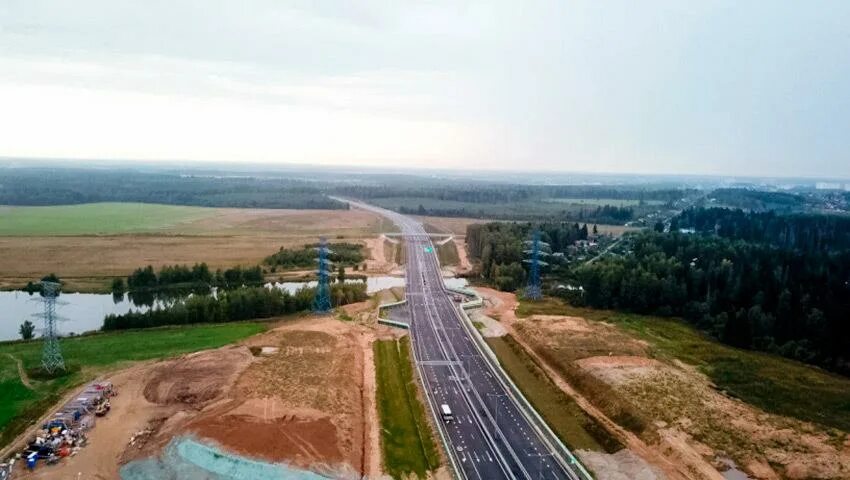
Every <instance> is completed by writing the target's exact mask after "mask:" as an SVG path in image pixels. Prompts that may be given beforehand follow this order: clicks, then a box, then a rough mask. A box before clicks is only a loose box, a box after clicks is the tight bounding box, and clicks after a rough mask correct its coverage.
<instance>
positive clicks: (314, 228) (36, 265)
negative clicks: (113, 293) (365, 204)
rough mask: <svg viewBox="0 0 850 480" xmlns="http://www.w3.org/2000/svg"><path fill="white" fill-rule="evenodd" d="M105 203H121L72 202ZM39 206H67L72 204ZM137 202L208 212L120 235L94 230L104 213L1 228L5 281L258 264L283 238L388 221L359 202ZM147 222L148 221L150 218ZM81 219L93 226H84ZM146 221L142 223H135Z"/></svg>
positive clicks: (368, 232) (347, 234)
mask: <svg viewBox="0 0 850 480" xmlns="http://www.w3.org/2000/svg"><path fill="white" fill-rule="evenodd" d="M103 205H116V204H97V205H80V206H74V207H73V208H75V209H82V211H85V210H86V209H89V208H94V207H96V206H98V207H99V206H103ZM119 205H120V204H119ZM136 205H139V204H125V205H124V206H122V207H120V208H125V209H132V208H135V207H134V206H136ZM22 208H28V207H22ZM33 208H35V207H33ZM38 208H44V209H45V211H47V210H54V211H64V210H63V209H66V208H69V209H70V208H72V207H38ZM116 208H119V207H116ZM120 208H119V210H120ZM140 208H143V209H148V208H150V209H151V210H150V211H151V212H156V211H159V210H160V209H164V210H165V211H171V209H175V210H177V211H182V210H183V209H186V210H187V211H189V212H190V213H191V212H202V213H203V214H196V213H192V216H191V218H185V219H184V221H182V222H180V223H168V222H165V223H161V224H159V225H158V226H157V229H155V230H148V231H146V232H143V233H127V234H121V235H97V234H96V233H98V232H99V231H101V230H99V229H98V228H99V227H98V225H99V224H101V223H104V222H108V216H106V217H99V220H98V221H97V222H94V225H92V224H91V223H87V224H81V225H80V226H79V227H74V228H75V229H76V230H75V231H78V232H81V233H83V234H80V235H49V236H48V235H37V236H35V235H33V236H26V235H23V233H26V232H28V231H27V230H24V229H22V228H19V229H17V230H16V232H17V234H16V235H14V236H8V235H6V236H0V288H15V287H21V286H23V285H24V284H26V282H27V281H30V280H37V279H39V278H41V277H42V276H44V275H46V274H48V273H52V272H53V273H56V274H57V275H59V276H60V278H62V279H63V281H64V282H65V283H66V290H67V291H75V290H76V291H104V290H106V289H107V288H108V286H109V283H110V281H111V278H112V277H115V276H120V277H125V276H127V275H128V274H129V273H130V272H132V271H133V270H134V269H136V268H138V267H141V266H145V265H153V266H154V267H160V266H162V265H168V264H176V263H186V264H193V263H196V262H207V264H208V265H209V266H210V267H211V268H213V269H216V268H222V269H224V268H228V267H232V266H235V265H256V264H258V263H260V262H261V261H262V259H263V258H265V257H266V256H268V255H269V254H271V253H273V252H275V251H277V250H278V249H279V248H280V247H281V246H288V247H292V246H300V245H303V244H306V243H312V242H315V241H317V240H318V237H319V236H320V235H325V236H327V237H328V238H330V239H332V240H333V239H337V238H345V239H352V240H359V239H363V238H368V237H372V236H375V235H376V234H377V233H378V232H379V231H380V230H381V229H382V228H384V227H386V225H385V224H384V222H383V221H382V220H381V219H379V218H378V217H377V216H375V215H373V214H371V213H369V212H364V211H360V210H271V209H229V208H228V209H220V208H196V207H171V206H161V205H142V206H141V207H140ZM12 210H16V209H12ZM75 211H80V210H75ZM75 218H76V217H75ZM0 223H2V222H0ZM124 225H125V226H126V225H127V224H124ZM146 225H147V226H148V227H150V226H151V225H153V222H152V221H151V222H148V223H147V224H146ZM83 226H85V228H87V229H88V230H83ZM141 226H142V224H141V223H137V224H135V226H133V228H137V227H138V228H141ZM128 228H129V227H128ZM146 228H147V227H146ZM142 230H144V229H142ZM68 232H70V230H67V229H66V230H64V233H68ZM30 233H32V232H31V231H30Z"/></svg>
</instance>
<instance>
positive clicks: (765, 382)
mask: <svg viewBox="0 0 850 480" xmlns="http://www.w3.org/2000/svg"><path fill="white" fill-rule="evenodd" d="M532 314H549V315H570V316H576V317H583V318H586V319H589V320H595V321H600V322H607V323H611V324H614V325H617V326H618V327H620V328H622V329H623V330H625V331H626V332H628V333H631V334H633V335H635V336H636V337H637V338H640V339H642V340H645V341H647V342H648V343H649V344H650V345H651V347H652V353H653V354H654V355H655V356H658V357H661V358H667V359H678V360H681V361H682V362H685V363H687V364H690V365H693V366H695V367H697V368H698V369H699V370H700V371H701V372H703V373H704V374H706V375H707V376H708V377H709V379H711V381H712V382H713V383H714V384H715V385H716V386H717V388H719V389H720V390H723V391H725V392H726V393H727V394H729V395H730V396H734V397H737V398H739V399H741V400H742V401H744V402H746V403H749V404H751V405H754V406H756V407H758V408H760V409H762V410H765V411H767V412H770V413H775V414H779V415H785V416H789V417H793V418H798V419H800V420H804V421H810V422H814V423H817V424H820V425H823V426H826V427H834V428H838V429H841V430H844V431H850V379H847V378H845V377H842V376H840V375H834V374H831V373H829V372H825V371H823V370H821V369H818V368H815V367H812V366H809V365H805V364H802V363H800V362H795V361H793V360H788V359H785V358H782V357H778V356H775V355H769V354H766V353H761V352H754V351H749V350H741V349H738V348H733V347H730V346H727V345H723V344H721V343H719V342H717V341H715V340H713V339H711V338H708V337H707V336H705V335H704V334H702V333H701V332H699V331H697V330H696V329H694V328H692V327H691V326H689V325H687V324H685V323H684V322H682V321H680V320H676V319H668V318H660V317H654V316H648V315H636V314H630V313H622V312H615V311H609V310H593V309H589V308H576V307H572V306H570V305H567V304H565V303H564V302H561V301H559V300H557V299H551V298H550V299H546V300H544V301H541V302H536V303H530V302H521V303H520V305H519V307H518V308H517V316H519V317H525V316H528V315H532Z"/></svg>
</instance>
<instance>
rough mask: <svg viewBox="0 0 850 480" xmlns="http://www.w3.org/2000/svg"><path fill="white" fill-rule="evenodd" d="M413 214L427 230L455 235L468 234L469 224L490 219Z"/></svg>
mask: <svg viewBox="0 0 850 480" xmlns="http://www.w3.org/2000/svg"><path fill="white" fill-rule="evenodd" d="M411 216H412V217H413V218H415V219H416V220H418V221H420V222H422V224H423V226H424V227H425V231H426V232H433V233H451V234H453V235H466V227H467V225H471V224H473V223H486V222H487V221H488V220H481V219H480V218H462V217H428V216H422V215H411Z"/></svg>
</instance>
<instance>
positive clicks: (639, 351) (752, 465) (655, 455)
mask: <svg viewBox="0 0 850 480" xmlns="http://www.w3.org/2000/svg"><path fill="white" fill-rule="evenodd" d="M477 290H478V291H479V293H480V294H482V296H484V297H485V312H486V313H487V314H488V315H489V316H492V317H495V318H500V319H501V320H502V323H503V324H504V325H505V326H506V328H507V329H508V331H509V332H510V333H512V334H513V335H514V337H515V338H516V339H517V341H519V342H520V343H521V344H522V345H523V346H524V347H525V348H526V350H528V351H529V354H531V355H532V356H533V357H534V358H535V359H536V360H537V361H538V362H539V363H540V365H541V366H542V367H543V368H544V370H545V371H546V372H547V374H548V375H549V376H550V377H551V378H552V379H553V381H554V382H555V383H556V384H557V385H558V386H559V387H560V388H561V389H562V390H564V391H565V392H567V393H568V394H570V395H572V396H573V397H574V398H576V401H577V403H579V405H581V406H582V408H583V409H584V410H585V411H587V412H588V413H589V414H591V415H593V416H594V417H596V418H597V419H599V420H600V422H601V423H602V424H603V425H606V427H607V428H608V429H609V430H610V431H611V433H612V434H615V435H617V436H618V437H619V438H620V439H621V441H623V443H624V444H625V445H627V446H628V448H629V450H631V451H632V452H633V453H635V454H637V455H638V456H640V457H642V458H644V460H646V461H648V462H649V463H650V464H653V465H654V466H655V468H657V469H658V471H660V472H663V473H664V475H665V476H666V477H667V478H670V479H716V480H722V479H723V476H722V473H721V472H722V471H723V470H724V469H725V465H724V461H723V459H728V458H731V459H732V460H734V461H735V462H736V463H737V465H738V467H739V468H740V469H742V470H744V471H746V473H747V474H749V475H750V476H751V477H752V478H757V479H765V480H772V479H779V478H789V479H804V478H817V479H847V478H850V440H848V435H847V432H837V431H834V430H829V431H827V430H825V429H822V428H820V427H818V426H815V425H812V424H809V423H806V422H801V421H799V420H795V419H792V418H787V417H782V416H778V415H772V414H768V413H765V412H763V411H761V410H759V409H757V408H755V407H753V406H751V405H748V404H746V403H744V402H742V401H740V400H737V399H734V398H730V397H728V396H726V395H724V394H723V393H721V392H719V391H717V390H716V389H715V388H714V386H713V385H712V383H711V382H710V381H709V379H708V378H707V377H706V376H705V375H703V374H702V373H700V372H698V371H697V370H696V369H694V368H692V367H690V366H688V365H685V364H682V363H681V362H678V361H675V360H671V361H668V360H661V359H657V358H653V357H652V353H651V349H650V348H649V345H648V344H646V343H645V342H643V341H641V340H639V339H636V338H634V337H632V336H630V335H629V334H627V333H625V332H624V331H622V330H620V329H619V328H617V327H616V326H614V325H609V324H605V323H602V322H596V321H590V320H586V319H584V318H579V317H568V316H557V315H534V316H531V317H529V318H524V319H517V317H516V315H515V312H514V311H513V310H514V309H515V308H516V300H515V298H511V297H513V295H512V294H505V293H503V292H496V291H492V290H490V289H483V288H478V289H477ZM575 368H578V370H580V371H584V372H586V373H589V374H590V375H592V376H593V377H594V378H596V379H598V380H601V381H602V382H604V383H605V384H607V385H609V386H610V387H611V388H612V390H611V391H612V392H614V395H616V396H618V397H620V398H621V399H623V401H624V404H628V405H630V406H631V408H632V409H633V412H634V413H635V414H636V415H640V416H641V417H643V418H649V419H651V420H652V425H651V426H650V428H649V429H648V430H647V431H646V432H644V433H643V434H641V435H640V436H638V435H635V434H634V433H632V432H630V431H628V430H626V429H625V428H622V426H621V425H618V424H617V423H616V422H614V421H613V420H611V418H609V417H608V416H606V415H605V414H604V413H603V411H602V409H600V408H599V407H598V404H599V401H600V399H598V398H592V397H584V396H583V395H581V394H580V393H579V392H577V391H576V390H575V389H574V388H573V387H572V386H571V385H570V383H569V380H568V378H567V377H565V376H564V375H563V372H565V371H570V370H569V369H575ZM609 460H610V459H609ZM591 463H593V464H598V465H600V466H601V468H605V467H604V465H605V464H606V462H605V461H602V459H599V458H594V459H592V461H591ZM612 465H613V464H612ZM609 466H610V465H609ZM617 468H619V467H617ZM597 473H599V474H600V477H603V478H608V476H607V475H608V474H610V475H611V478H618V477H617V475H618V474H619V473H618V470H616V469H614V470H606V472H605V474H602V472H597ZM635 478H637V477H635ZM650 478H651V477H650Z"/></svg>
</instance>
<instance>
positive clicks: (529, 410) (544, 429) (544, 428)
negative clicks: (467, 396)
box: [459, 295, 593, 480]
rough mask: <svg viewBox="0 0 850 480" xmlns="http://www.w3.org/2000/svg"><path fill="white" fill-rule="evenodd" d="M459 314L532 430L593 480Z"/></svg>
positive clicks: (468, 322)
mask: <svg viewBox="0 0 850 480" xmlns="http://www.w3.org/2000/svg"><path fill="white" fill-rule="evenodd" d="M476 296H477V295H476ZM479 298H480V297H479ZM459 312H460V315H461V317H462V319H463V321H462V322H461V323H462V324H463V326H464V328H466V330H467V331H468V332H470V334H471V335H472V338H473V340H474V341H475V345H476V346H477V347H478V348H479V350H481V352H482V353H483V354H484V355H485V356H489V357H490V359H492V360H493V361H494V363H493V366H494V367H495V368H496V369H498V370H499V373H501V374H500V375H498V377H499V379H500V380H501V381H503V383H505V384H506V385H507V386H508V387H509V391H510V393H511V395H512V396H513V397H514V398H516V399H517V400H518V402H517V404H518V405H519V406H520V408H522V410H523V413H524V414H525V416H526V417H527V418H528V419H529V420H530V421H531V424H532V425H533V426H534V428H535V429H537V430H538V433H540V434H541V437H542V438H544V439H550V440H553V441H554V442H555V445H554V446H555V447H556V448H557V449H558V450H560V453H561V454H562V455H564V460H568V461H569V463H570V466H573V467H576V468H577V469H578V470H579V472H580V473H581V475H582V476H584V478H585V479H586V480H593V476H592V475H591V474H590V472H588V471H587V469H586V468H584V465H582V464H581V462H579V460H578V458H576V456H575V455H573V453H572V452H571V451H570V449H569V448H567V446H566V445H564V444H563V442H561V439H560V438H558V436H557V435H556V434H555V432H553V431H552V429H551V428H549V425H548V424H547V423H546V421H545V420H543V418H542V417H541V416H540V414H539V413H537V410H536V409H535V408H534V407H533V406H532V405H531V403H530V402H529V401H528V399H527V398H525V395H523V394H522V391H520V389H519V387H518V386H517V385H516V384H515V383H514V382H513V380H511V378H510V376H509V375H507V373H506V372H505V371H504V370H502V366H501V364H500V363H499V357H497V356H496V353H495V352H494V351H493V350H492V349H491V348H490V345H488V344H487V342H486V341H485V340H484V337H483V336H482V335H481V332H479V331H478V329H476V328H475V327H474V325H472V320H471V319H470V318H469V316H468V315H467V314H466V311H464V309H462V308H461V309H459Z"/></svg>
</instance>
